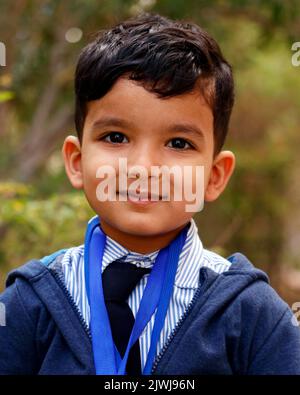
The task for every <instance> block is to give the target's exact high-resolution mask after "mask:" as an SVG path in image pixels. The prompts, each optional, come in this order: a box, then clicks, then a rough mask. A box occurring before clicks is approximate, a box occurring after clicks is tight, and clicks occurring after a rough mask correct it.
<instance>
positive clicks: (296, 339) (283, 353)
mask: <svg viewBox="0 0 300 395" xmlns="http://www.w3.org/2000/svg"><path fill="white" fill-rule="evenodd" d="M248 374H251V375H259V374H264V375H268V374H269V375H300V328H299V326H296V325H295V320H293V313H292V311H291V309H290V308H289V307H286V309H285V311H284V313H283V315H282V316H281V317H280V318H279V320H278V321H277V322H276V323H275V325H273V326H272V327H271V328H270V330H269V333H268V334H267V336H266V338H265V340H264V342H263V344H262V345H261V346H260V347H259V348H258V350H257V351H256V353H255V356H254V358H253V360H252V362H251V364H250V366H249V370H248Z"/></svg>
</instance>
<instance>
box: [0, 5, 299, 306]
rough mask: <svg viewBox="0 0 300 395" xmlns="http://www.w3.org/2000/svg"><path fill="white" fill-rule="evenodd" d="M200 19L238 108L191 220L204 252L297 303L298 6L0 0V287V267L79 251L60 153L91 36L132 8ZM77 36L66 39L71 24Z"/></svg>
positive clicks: (73, 196) (78, 205)
mask: <svg viewBox="0 0 300 395" xmlns="http://www.w3.org/2000/svg"><path fill="white" fill-rule="evenodd" d="M143 10H146V11H150V12H159V13H161V14H163V15H166V16H170V17H172V18H179V19H188V20H192V21H194V22H197V23H199V24H200V25H201V26H202V27H203V28H204V29H206V30H207V31H208V32H209V33H210V34H212V35H213V36H214V37H215V38H216V39H217V41H218V42H219V44H220V46H221V48H222V51H223V53H224V55H225V57H226V58H227V59H228V60H229V62H230V63H231V64H232V65H233V69H234V76H235V81H236V105H235V108H234V112H233V116H232V121H231V127H230V134H229V136H228V140H227V143H226V146H225V148H228V149H231V150H233V151H234V152H235V153H236V156H237V168H236V172H235V175H234V177H233V179H232V181H231V182H230V184H229V186H228V188H227V190H226V191H225V193H224V194H223V195H222V197H221V198H220V199H219V200H218V201H217V202H216V203H212V204H208V205H207V206H206V207H205V209H204V211H203V212H201V213H198V214H197V215H196V216H195V219H196V222H197V225H198V228H199V233H200V236H201V238H202V240H203V242H204V244H205V246H206V247H207V248H211V249H214V250H216V251H218V252H220V253H222V254H223V255H224V256H227V255H229V254H231V253H232V252H235V251H241V252H242V253H244V254H245V255H247V256H248V257H249V259H250V260H251V261H252V262H253V263H254V264H255V265H256V266H258V267H261V268H262V269H264V270H266V271H267V272H268V274H269V276H270V278H271V281H272V284H273V285H274V286H275V287H276V289H277V290H278V292H279V293H281V294H282V296H283V297H284V298H285V299H286V300H288V301H289V302H293V301H295V300H299V297H300V283H297V282H296V284H295V282H294V283H293V284H291V283H290V282H289V280H288V278H290V277H289V276H285V273H290V272H291V271H292V273H293V278H296V277H295V276H297V275H298V270H299V269H300V260H299V257H298V251H299V249H298V245H299V243H300V231H299V226H300V208H299V196H300V182H299V180H298V169H299V155H298V146H299V140H300V135H299V125H300V115H299V114H300V113H299V103H300V67H299V68H297V67H293V66H292V63H291V56H292V54H293V53H292V51H291V46H292V43H293V42H295V41H300V4H299V1H292V0H291V1H285V2H282V1H276V0H269V1H247V0H244V1H243V0H237V1H233V0H231V1H229V0H228V1H225V0H223V1H222V0H213V1H204V0H197V1H196V0H185V1H184V0H157V1H154V0H151V1H150V0H148V1H146V0H139V1H137V0H135V1H133V0H126V1H120V0H119V1H117V0H107V1H106V0H102V1H100V0H89V1H83V0H74V1H69V0H68V1H64V2H60V1H56V0H52V1H46V0H45V1H37V0H31V1H30V0H28V1H26V0H18V1H15V2H10V1H1V2H0V41H2V42H4V43H5V44H6V47H7V66H6V67H0V177H1V183H0V199H1V205H0V288H1V287H3V286H4V279H5V276H6V274H7V272H8V271H9V270H11V269H13V268H14V267H16V266H19V265H21V264H23V263H25V262H26V261H27V260H29V259H32V258H39V257H41V256H44V255H47V254H49V253H51V252H53V251H55V250H56V249H59V248H64V247H68V246H72V245H76V244H82V242H83V238H84V231H85V226H86V221H87V219H88V218H90V217H91V216H92V215H93V213H92V212H91V209H90V208H89V207H88V205H87V203H86V201H85V198H84V195H83V194H81V193H79V192H75V191H72V189H71V187H70V185H69V183H68V181H67V178H66V176H65V174H64V167H63V163H62V158H61V154H60V149H61V145H62V142H63V139H64V137H65V136H66V134H70V133H75V132H74V124H73V118H72V116H73V99H74V98H73V74H74V68H75V64H76V60H77V57H78V54H79V51H80V49H81V48H82V47H83V46H84V45H85V44H86V43H87V42H88V41H89V37H90V34H91V33H94V32H96V31H97V30H99V29H100V28H103V27H108V26H111V25H112V24H114V23H116V22H118V21H120V20H122V19H124V18H127V17H129V16H132V15H134V14H137V13H139V12H140V11H143ZM73 26H75V27H79V28H80V29H81V30H82V31H83V38H82V39H81V41H80V42H78V43H76V44H70V43H68V42H67V41H66V40H65V32H66V31H67V30H68V29H69V28H70V27H73Z"/></svg>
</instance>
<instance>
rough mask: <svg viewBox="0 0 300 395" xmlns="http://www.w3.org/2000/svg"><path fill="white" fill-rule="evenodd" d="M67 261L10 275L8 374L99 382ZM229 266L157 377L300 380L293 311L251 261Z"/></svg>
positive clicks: (167, 350) (205, 275) (202, 279)
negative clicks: (66, 273)
mask: <svg viewBox="0 0 300 395" xmlns="http://www.w3.org/2000/svg"><path fill="white" fill-rule="evenodd" d="M62 256H63V253H58V254H57V255H56V257H55V258H52V259H50V262H49V260H48V263H47V265H46V264H45V263H43V262H42V261H39V260H33V261H30V262H28V263H27V264H25V265H24V266H22V267H20V268H18V269H16V270H14V271H12V272H11V273H10V274H9V276H8V279H7V284H6V285H7V288H6V290H5V291H4V292H3V293H2V294H1V295H0V302H1V303H4V305H5V307H6V326H0V373H1V374H30V375H36V374H79V375H93V374H95V367H94V362H93V354H92V346H91V336H90V332H89V329H88V327H87V326H86V324H85V322H84V320H83V318H82V316H81V314H80V312H79V310H78V308H77V306H76V305H75V302H74V300H73V299H72V297H71V295H70V294H69V292H68V291H67V289H66V287H65V285H64V281H63V277H62V271H61V258H62ZM228 259H229V260H231V261H232V265H231V267H230V269H229V270H228V271H227V272H224V273H222V274H217V273H215V272H214V271H212V270H211V269H209V268H206V267H203V268H201V270H200V272H199V288H198V290H197V291H196V293H195V296H194V298H193V300H192V302H191V304H190V305H189V308H188V310H187V312H186V313H185V315H184V317H183V318H182V319H181V320H180V322H179V323H178V325H177V326H176V328H175V330H174V331H173V333H172V335H171V337H170V339H169V340H168V341H167V344H166V346H165V347H164V348H163V350H162V351H161V353H160V354H159V355H158V357H157V358H156V360H155V362H154V364H153V369H152V373H153V374H157V375H158V374H159V375H161V374H164V375H167V374H175V375H179V374H187V375H190V374H240V375H254V374H259V375H262V374H300V329H299V327H298V326H295V325H293V323H292V311H291V310H290V308H289V307H288V305H287V304H286V303H285V302H284V301H283V300H282V299H281V298H280V297H279V296H278V295H277V293H276V292H275V291H274V290H273V289H272V288H271V287H270V285H269V284H268V277H267V276H266V274H265V273H263V272H262V271H261V270H258V269H256V268H254V267H253V265H252V264H251V263H250V262H249V261H248V260H247V258H246V257H244V256H243V255H242V254H239V253H237V254H234V255H232V256H231V257H229V258H228Z"/></svg>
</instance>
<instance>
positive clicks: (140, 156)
mask: <svg viewBox="0 0 300 395" xmlns="http://www.w3.org/2000/svg"><path fill="white" fill-rule="evenodd" d="M127 161H128V166H129V167H130V166H142V167H144V168H145V169H146V170H148V171H149V174H150V171H151V167H152V166H160V165H161V163H160V159H159V153H158V150H157V149H155V148H154V147H150V146H149V145H147V144H145V145H144V146H143V147H137V148H136V149H135V150H134V152H130V156H129V157H128V158H127Z"/></svg>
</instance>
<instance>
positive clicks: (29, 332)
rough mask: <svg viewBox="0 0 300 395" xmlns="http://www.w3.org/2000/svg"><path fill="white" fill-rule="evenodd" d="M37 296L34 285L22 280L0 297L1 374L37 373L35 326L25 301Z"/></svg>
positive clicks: (17, 281)
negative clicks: (33, 288) (32, 287)
mask: <svg viewBox="0 0 300 395" xmlns="http://www.w3.org/2000/svg"><path fill="white" fill-rule="evenodd" d="M20 287H21V288H22V292H20ZM23 288H24V289H23ZM33 294H34V292H33V291H32V289H31V288H30V286H29V285H26V284H25V282H21V281H19V280H16V281H15V282H14V283H13V284H12V285H10V286H9V287H8V288H7V289H6V290H5V291H4V292H3V293H2V294H0V310H1V317H0V318H1V320H0V374H2V375H16V374H23V375H24V374H34V373H35V372H36V369H37V366H36V365H37V358H36V355H37V352H36V344H35V325H34V321H33V318H32V317H31V314H30V313H29V312H28V309H27V308H26V306H25V302H24V301H25V299H27V303H28V300H29V301H30V299H31V298H33V297H34V295H33ZM21 295H22V296H21ZM29 303H30V302H29Z"/></svg>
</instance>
